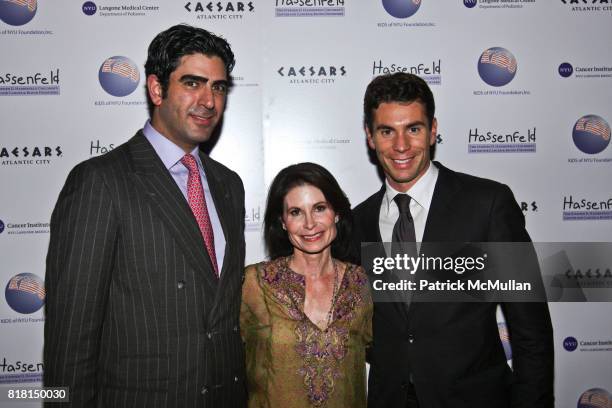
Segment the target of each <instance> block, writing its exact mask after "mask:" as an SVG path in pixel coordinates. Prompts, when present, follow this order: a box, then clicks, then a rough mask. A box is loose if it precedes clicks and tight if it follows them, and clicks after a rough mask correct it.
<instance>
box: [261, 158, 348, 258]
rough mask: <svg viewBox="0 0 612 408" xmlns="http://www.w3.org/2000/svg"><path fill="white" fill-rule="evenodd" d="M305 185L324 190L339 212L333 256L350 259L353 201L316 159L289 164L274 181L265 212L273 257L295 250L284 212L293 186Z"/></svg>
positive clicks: (285, 254)
mask: <svg viewBox="0 0 612 408" xmlns="http://www.w3.org/2000/svg"><path fill="white" fill-rule="evenodd" d="M303 185H311V186H314V187H316V188H318V189H319V190H321V192H322V193H323V195H324V196H325V200H326V201H327V202H328V203H329V204H330V206H331V207H332V208H333V210H334V212H335V213H336V215H337V216H338V218H339V220H338V222H337V223H336V228H337V235H336V239H335V240H334V242H332V245H331V251H332V256H333V257H334V258H336V259H340V260H342V261H350V260H351V259H352V258H351V250H352V248H351V243H352V239H351V232H352V227H353V216H352V213H351V204H350V202H349V200H348V198H347V197H346V194H344V191H342V189H341V188H340V186H339V185H338V182H337V181H336V179H335V178H334V176H332V174H331V173H330V172H329V171H328V170H327V169H325V168H324V167H323V166H320V165H318V164H315V163H299V164H294V165H291V166H289V167H285V168H284V169H282V170H281V171H280V172H279V173H278V174H277V175H276V177H275V178H274V181H272V185H271V186H270V190H269V191H268V200H267V204H266V212H265V215H264V239H265V243H266V247H267V249H268V255H269V256H270V259H276V258H279V257H281V256H289V255H291V254H292V253H293V245H292V244H291V242H290V241H289V237H288V235H287V231H285V230H284V229H283V221H282V216H283V210H284V203H285V197H286V196H287V193H288V192H289V191H290V190H291V189H292V188H294V187H297V186H303Z"/></svg>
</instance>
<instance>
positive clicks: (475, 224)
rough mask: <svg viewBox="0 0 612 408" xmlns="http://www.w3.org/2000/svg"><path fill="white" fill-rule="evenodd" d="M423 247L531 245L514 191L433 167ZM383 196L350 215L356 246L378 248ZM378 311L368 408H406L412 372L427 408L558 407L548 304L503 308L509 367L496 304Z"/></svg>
mask: <svg viewBox="0 0 612 408" xmlns="http://www.w3.org/2000/svg"><path fill="white" fill-rule="evenodd" d="M436 166H437V167H438V168H439V170H440V171H439V176H438V180H437V183H436V186H435V190H434V194H433V199H432V203H431V207H430V209H429V214H428V217H427V222H426V226H425V233H424V236H423V242H424V243H425V242H511V241H512V242H516V241H519V242H523V241H529V240H530V238H529V235H528V234H527V231H526V230H525V219H524V216H523V214H522V212H521V210H520V208H519V207H518V205H517V203H516V201H515V199H514V197H513V195H512V192H511V191H510V189H509V188H508V187H507V186H505V185H503V184H500V183H496V182H494V181H491V180H486V179H482V178H477V177H473V176H469V175H466V174H461V173H456V172H453V171H451V170H448V169H447V168H445V167H443V166H442V165H440V164H439V163H436ZM384 192H385V188H384V186H383V188H382V189H381V190H380V191H379V192H377V193H376V194H374V195H372V196H371V197H370V198H368V199H367V200H365V201H364V202H363V203H361V204H360V205H358V206H357V207H356V208H355V209H354V212H353V213H354V216H355V223H356V235H357V239H358V240H359V241H360V242H380V241H381V236H380V230H379V224H378V223H379V214H380V206H381V203H382V199H383V195H384ZM402 306H403V305H398V304H397V303H375V305H374V318H373V330H374V340H373V345H372V349H371V352H370V364H371V366H370V377H369V387H368V391H369V395H368V407H370V408H378V407H380V408H389V407H398V408H399V407H401V408H404V407H405V406H406V391H405V389H406V388H407V386H408V384H409V381H410V378H409V377H410V374H411V373H412V382H413V384H414V386H415V388H416V391H417V396H418V400H419V403H420V406H421V408H442V407H452V408H461V407H465V408H478V407H482V408H485V407H486V408H496V407H500V408H501V407H510V406H512V407H529V408H535V407H546V408H552V407H553V340H552V326H551V321H550V316H549V313H548V307H547V305H546V304H545V303H506V304H503V305H502V308H503V311H504V314H505V317H506V321H507V324H508V327H509V331H510V337H511V345H512V349H513V359H512V362H513V367H514V370H513V371H511V370H510V368H509V367H508V365H507V364H506V357H505V355H504V351H503V347H502V344H501V342H500V338H499V333H498V327H497V322H496V307H497V305H496V304H495V303H418V302H413V303H412V304H411V305H410V308H409V310H408V312H407V313H406V311H405V309H402Z"/></svg>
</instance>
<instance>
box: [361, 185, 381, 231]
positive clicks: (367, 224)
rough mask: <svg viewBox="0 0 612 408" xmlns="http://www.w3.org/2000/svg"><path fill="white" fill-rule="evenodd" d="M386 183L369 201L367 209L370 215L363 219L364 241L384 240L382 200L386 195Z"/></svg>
mask: <svg viewBox="0 0 612 408" xmlns="http://www.w3.org/2000/svg"><path fill="white" fill-rule="evenodd" d="M385 191H386V188H385V185H384V184H383V185H382V187H381V189H380V190H378V192H377V193H376V194H374V195H373V196H372V198H371V199H370V202H369V203H368V208H367V210H366V211H365V213H366V214H369V216H367V217H364V219H362V220H361V222H362V225H363V232H364V238H365V241H364V242H382V237H381V235H380V224H379V219H380V206H381V205H382V200H383V197H384V195H385Z"/></svg>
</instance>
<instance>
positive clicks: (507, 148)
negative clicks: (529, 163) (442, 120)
mask: <svg viewBox="0 0 612 408" xmlns="http://www.w3.org/2000/svg"><path fill="white" fill-rule="evenodd" d="M535 152H536V128H535V126H534V127H533V128H527V130H526V131H520V130H514V131H510V132H496V131H486V130H482V129H481V130H479V129H478V128H474V129H470V130H469V133H468V153H535Z"/></svg>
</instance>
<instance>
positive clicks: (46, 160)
mask: <svg viewBox="0 0 612 408" xmlns="http://www.w3.org/2000/svg"><path fill="white" fill-rule="evenodd" d="M62 155H63V151H62V147H61V146H2V145H0V165H2V166H24V165H25V166H41V165H43V166H44V165H48V164H51V163H52V162H53V161H54V160H55V159H57V158H58V157H62ZM0 232H1V231H0Z"/></svg>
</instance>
